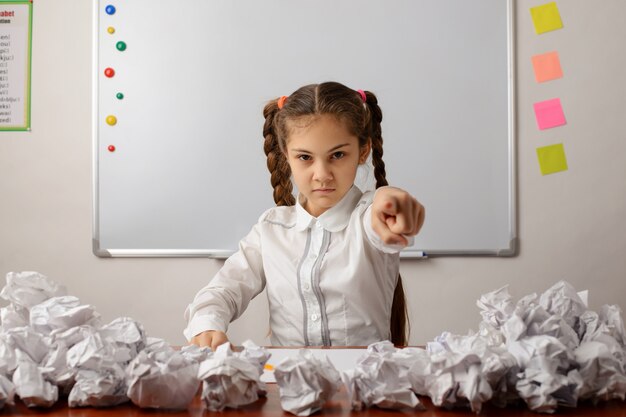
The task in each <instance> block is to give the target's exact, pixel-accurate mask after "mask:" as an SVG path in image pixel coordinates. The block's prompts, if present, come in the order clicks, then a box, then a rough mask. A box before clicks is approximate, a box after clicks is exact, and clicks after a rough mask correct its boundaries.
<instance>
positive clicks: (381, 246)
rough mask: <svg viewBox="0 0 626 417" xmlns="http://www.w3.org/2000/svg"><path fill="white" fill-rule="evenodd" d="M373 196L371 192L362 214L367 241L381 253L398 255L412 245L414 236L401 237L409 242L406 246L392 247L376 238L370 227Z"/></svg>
mask: <svg viewBox="0 0 626 417" xmlns="http://www.w3.org/2000/svg"><path fill="white" fill-rule="evenodd" d="M375 194H376V193H375V192H372V193H371V196H369V198H368V206H367V209H366V210H365V213H363V229H364V230H365V235H366V236H367V239H368V240H369V242H370V243H371V244H372V246H374V247H375V248H376V249H378V250H380V251H381V252H384V253H399V252H400V251H401V250H402V249H404V248H406V247H409V246H411V245H413V242H414V241H415V238H414V236H407V235H402V236H404V238H405V239H406V240H407V241H408V242H409V243H408V245H407V246H403V245H392V244H388V243H385V242H383V241H382V239H381V238H380V236H378V233H376V232H375V231H374V228H373V227H372V203H373V201H374V195H375Z"/></svg>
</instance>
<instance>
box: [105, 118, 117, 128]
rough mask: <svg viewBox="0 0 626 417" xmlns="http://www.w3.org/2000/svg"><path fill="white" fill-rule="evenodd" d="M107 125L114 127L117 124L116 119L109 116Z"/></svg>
mask: <svg viewBox="0 0 626 417" xmlns="http://www.w3.org/2000/svg"><path fill="white" fill-rule="evenodd" d="M106 120H107V124H109V125H110V126H114V125H115V124H116V123H117V117H115V116H113V115H111V116H107V119H106Z"/></svg>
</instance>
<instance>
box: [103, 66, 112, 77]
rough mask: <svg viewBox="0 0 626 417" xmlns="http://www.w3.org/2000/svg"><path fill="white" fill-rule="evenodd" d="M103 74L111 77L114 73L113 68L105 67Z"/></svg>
mask: <svg viewBox="0 0 626 417" xmlns="http://www.w3.org/2000/svg"><path fill="white" fill-rule="evenodd" d="M104 75H106V76H107V77H109V78H111V77H113V76H114V75H115V70H114V69H113V68H110V67H109V68H107V69H105V70H104Z"/></svg>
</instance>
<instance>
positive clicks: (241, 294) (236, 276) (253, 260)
mask: <svg viewBox="0 0 626 417" xmlns="http://www.w3.org/2000/svg"><path fill="white" fill-rule="evenodd" d="M262 217H263V216H262ZM260 224H261V223H260V222H259V223H257V224H256V225H255V226H254V227H253V228H252V230H251V231H250V233H248V235H247V236H246V237H245V238H243V239H242V240H241V241H240V242H239V248H238V250H237V252H235V253H234V254H233V255H231V256H230V257H229V258H228V259H227V260H226V262H225V263H224V266H222V268H221V269H220V270H219V271H218V272H217V274H215V276H214V277H213V279H212V280H211V282H209V284H208V285H207V286H205V287H204V288H202V289H201V290H200V291H199V292H198V293H197V294H196V296H195V298H194V300H193V302H192V303H191V304H189V305H188V306H187V309H186V310H185V319H186V320H187V328H185V330H184V331H183V334H184V335H185V337H186V338H187V340H191V339H192V338H193V337H194V336H196V335H198V334H200V333H202V332H205V331H207V330H219V331H222V332H226V331H227V330H228V324H229V323H230V322H231V321H233V320H235V319H236V318H238V317H239V316H241V314H242V313H243V312H244V311H245V309H246V308H247V307H248V304H249V303H250V300H252V299H253V298H254V297H256V296H257V295H258V294H259V293H260V292H261V291H263V289H264V288H265V274H264V272H263V261H262V256H261V238H260Z"/></svg>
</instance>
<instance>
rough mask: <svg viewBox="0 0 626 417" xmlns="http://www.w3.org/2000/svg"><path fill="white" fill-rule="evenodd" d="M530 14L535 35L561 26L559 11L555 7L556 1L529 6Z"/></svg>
mask: <svg viewBox="0 0 626 417" xmlns="http://www.w3.org/2000/svg"><path fill="white" fill-rule="evenodd" d="M530 15H531V16H532V18H533V23H534V24H535V32H537V35H540V34H542V33H545V32H550V31H551V30H556V29H561V28H562V27H563V22H562V21H561V14H560V13H559V8H558V7H556V2H552V3H547V4H544V5H542V6H537V7H531V9H530Z"/></svg>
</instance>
